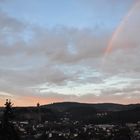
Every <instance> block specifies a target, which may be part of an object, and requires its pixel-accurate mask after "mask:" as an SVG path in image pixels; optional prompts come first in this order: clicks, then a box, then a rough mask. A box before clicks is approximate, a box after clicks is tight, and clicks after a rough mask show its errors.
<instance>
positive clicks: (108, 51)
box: [104, 0, 140, 59]
mask: <svg viewBox="0 0 140 140" xmlns="http://www.w3.org/2000/svg"><path fill="white" fill-rule="evenodd" d="M139 4H140V1H139V0H138V1H137V2H136V3H135V4H134V5H133V6H132V7H131V8H130V10H129V12H128V14H127V15H126V16H125V17H124V18H123V20H122V21H121V23H120V24H119V26H118V27H117V29H116V30H115V32H114V33H113V35H112V37H111V39H110V41H109V43H108V45H107V48H106V49H105V52H104V59H105V57H106V56H107V55H108V54H109V53H110V52H111V51H112V49H113V44H114V42H115V40H116V39H117V37H118V36H119V34H120V32H121V31H122V30H123V28H124V27H125V24H126V23H127V21H128V19H129V18H130V16H132V15H133V13H134V11H135V10H136V9H137V8H138V6H139Z"/></svg>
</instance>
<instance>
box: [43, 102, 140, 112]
mask: <svg viewBox="0 0 140 140" xmlns="http://www.w3.org/2000/svg"><path fill="white" fill-rule="evenodd" d="M41 107H43V108H44V107H45V108H49V109H55V110H58V111H66V110H68V109H70V108H73V107H76V108H77V107H90V108H94V109H95V110H98V111H123V110H132V109H135V108H137V107H140V104H129V105H122V104H116V103H95V104H90V103H78V102H59V103H52V104H48V105H42V106H41Z"/></svg>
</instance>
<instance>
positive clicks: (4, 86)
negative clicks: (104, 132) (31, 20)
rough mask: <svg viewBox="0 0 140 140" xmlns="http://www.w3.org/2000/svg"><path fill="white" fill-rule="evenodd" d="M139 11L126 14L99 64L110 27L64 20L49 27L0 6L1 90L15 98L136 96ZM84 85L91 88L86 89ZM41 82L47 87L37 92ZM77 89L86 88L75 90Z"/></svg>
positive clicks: (102, 99)
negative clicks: (70, 23) (82, 25)
mask: <svg viewBox="0 0 140 140" xmlns="http://www.w3.org/2000/svg"><path fill="white" fill-rule="evenodd" d="M138 11H139V10H138V9H136V11H135V12H134V14H133V16H132V17H130V18H129V19H128V20H127V22H126V25H125V27H123V29H122V30H121V32H120V33H119V35H118V37H117V39H116V40H115V41H114V44H113V51H112V52H111V53H109V54H108V56H106V57H105V58H104V60H105V61H104V62H105V63H104V64H102V59H103V57H104V51H105V48H106V47H107V46H108V43H109V40H110V38H111V31H106V30H103V27H102V28H101V29H100V27H98V32H97V30H96V29H95V28H93V29H90V28H89V29H87V28H82V29H78V28H74V27H73V28H72V27H64V26H61V27H56V28H52V29H49V28H45V27H39V26H37V25H36V26H35V25H31V24H28V23H23V22H21V21H19V20H17V19H15V18H13V17H10V16H9V15H7V14H6V13H4V12H2V11H0V19H1V20H0V31H1V32H0V77H1V79H0V91H1V93H3V94H4V93H5V96H6V94H8V95H9V94H10V95H11V94H12V95H13V96H14V98H16V97H18V96H20V97H23V96H24V97H25V96H27V95H30V97H34V96H35V97H40V96H41V98H43V97H44V98H46V99H47V98H49V99H53V98H54V99H55V101H56V100H57V101H59V100H61V101H63V100H64V101H66V100H71V101H80V102H121V103H123V102H126V103H127V102H129V101H131V100H132V101H133V102H134V100H135V101H137V100H138V98H139V95H138V92H139V86H138V85H137V83H135V82H136V81H137V80H136V79H139V72H140V71H139V70H140V65H139V57H140V41H139V33H140V32H139V28H138V27H139V25H140V19H139V12H138ZM132 19H133V20H132ZM132 27H133V28H132ZM124 79H125V80H124ZM127 80H128V82H127ZM114 81H115V82H114ZM85 85H86V89H88V87H90V88H91V87H92V88H91V89H90V90H93V91H90V92H88V91H87V92H86V91H85V90H86V89H84V88H85ZM128 85H129V87H128ZM42 86H45V87H44V88H45V89H46V88H47V89H49V92H44V93H43V94H42V93H41V92H40V91H39V89H40V88H41V87H42ZM56 87H58V88H60V89H67V90H64V91H66V92H67V93H66V94H63V93H61V92H60V93H59V92H57V91H56V89H57V88H56ZM71 87H78V88H79V90H77V88H76V90H74V91H73V94H71V93H69V91H70V90H69V89H70V88H71ZM130 87H131V88H130ZM52 88H53V89H54V90H55V92H54V91H51V90H52ZM81 89H84V91H85V94H81V93H80V90H81ZM81 92H82V91H81ZM96 92H98V93H100V94H97V93H96ZM3 94H2V95H1V96H3ZM132 95H134V96H132ZM15 96H16V97H15ZM136 97H138V98H137V99H136ZM120 98H121V101H119V99H120ZM49 101H50V100H49Z"/></svg>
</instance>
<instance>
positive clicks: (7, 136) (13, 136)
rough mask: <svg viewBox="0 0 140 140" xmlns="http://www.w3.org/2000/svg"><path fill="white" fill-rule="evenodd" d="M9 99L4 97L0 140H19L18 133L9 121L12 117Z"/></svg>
mask: <svg viewBox="0 0 140 140" xmlns="http://www.w3.org/2000/svg"><path fill="white" fill-rule="evenodd" d="M12 106H13V104H12V103H11V100H8V99H6V103H5V109H4V113H3V120H2V123H1V125H0V140H19V137H18V133H17V131H16V129H15V127H14V125H13V124H12V123H11V120H12V118H13V112H12Z"/></svg>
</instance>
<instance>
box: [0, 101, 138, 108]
mask: <svg viewBox="0 0 140 140" xmlns="http://www.w3.org/2000/svg"><path fill="white" fill-rule="evenodd" d="M11 103H13V102H12V101H11ZM38 103H39V102H37V103H36V104H35V105H29V106H28V105H25V104H24V105H21V106H18V105H17V106H16V105H14V103H13V105H12V107H13V108H16V107H23V108H24V107H37V104H38ZM63 103H70V104H71V103H76V104H89V105H99V104H112V105H123V106H127V105H140V103H130V104H121V103H113V102H94V103H93V102H92V103H89V102H73V101H62V102H61V101H60V102H52V103H46V104H40V103H39V105H40V106H47V105H54V104H63ZM0 107H2V108H4V107H5V106H4V104H3V106H1V105H0Z"/></svg>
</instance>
